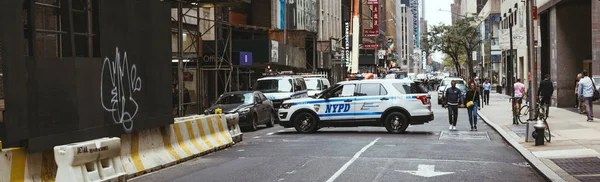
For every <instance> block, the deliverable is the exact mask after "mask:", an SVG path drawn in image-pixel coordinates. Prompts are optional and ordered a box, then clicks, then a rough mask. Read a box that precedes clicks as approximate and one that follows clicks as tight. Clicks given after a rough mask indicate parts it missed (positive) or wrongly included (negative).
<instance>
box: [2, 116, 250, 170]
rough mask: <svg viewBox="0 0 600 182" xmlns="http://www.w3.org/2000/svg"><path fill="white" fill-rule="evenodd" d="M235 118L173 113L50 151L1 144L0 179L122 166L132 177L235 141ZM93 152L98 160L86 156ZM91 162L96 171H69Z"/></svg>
mask: <svg viewBox="0 0 600 182" xmlns="http://www.w3.org/2000/svg"><path fill="white" fill-rule="evenodd" d="M238 119H239V117H238V115H237V114H228V115H223V114H217V115H197V116H191V117H185V118H176V120H175V123H174V124H172V125H168V126H163V127H160V128H153V129H146V130H141V131H136V132H132V133H129V134H124V135H121V138H120V139H119V138H116V137H115V138H102V139H98V140H93V141H88V142H81V143H76V144H70V145H65V146H57V147H55V151H54V153H53V151H45V152H37V153H29V152H27V151H25V150H24V149H21V148H11V149H4V150H2V151H0V182H5V181H6V182H8V181H53V180H55V179H56V180H57V181H97V180H104V179H107V178H112V177H114V176H115V175H117V176H119V175H121V173H120V172H121V169H122V172H124V173H123V175H125V176H124V177H125V178H132V177H134V176H138V175H141V174H144V173H148V172H152V171H155V170H158V169H161V168H164V167H167V166H171V165H174V164H177V163H179V162H183V161H186V160H188V159H191V158H193V157H197V156H200V155H204V154H207V153H210V152H214V151H216V150H220V149H223V148H226V147H229V146H231V145H233V144H234V143H236V142H240V141H241V140H242V133H241V131H240V128H239V125H238ZM115 143H118V144H115ZM115 146H118V147H115ZM79 147H82V148H79ZM85 147H87V151H88V152H87V153H86V152H84V151H86V150H84V148H85ZM90 151H93V152H90ZM78 152H79V153H78ZM81 152H83V153H81ZM115 156H116V157H115ZM94 157H99V158H98V159H101V160H98V161H96V160H94V161H91V158H94ZM55 158H56V160H55ZM116 159H119V160H116ZM107 162H109V163H107ZM57 164H58V165H57ZM75 166H78V167H75ZM91 167H96V168H95V169H96V172H90V173H85V174H84V173H81V174H79V173H76V172H74V171H75V168H77V169H82V171H90V169H91ZM111 170H112V171H113V172H112V173H111ZM65 171H66V173H65ZM92 171H94V170H92ZM64 174H69V175H66V176H65V175H64ZM108 174H114V175H108ZM64 179H69V180H64ZM70 179H75V180H70ZM79 179H84V180H79Z"/></svg>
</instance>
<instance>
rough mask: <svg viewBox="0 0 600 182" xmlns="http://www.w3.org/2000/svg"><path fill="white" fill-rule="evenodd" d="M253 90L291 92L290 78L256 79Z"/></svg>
mask: <svg viewBox="0 0 600 182" xmlns="http://www.w3.org/2000/svg"><path fill="white" fill-rule="evenodd" d="M254 90H257V91H261V92H262V93H276V92H292V79H269V80H258V81H257V82H256V86H255V87H254Z"/></svg>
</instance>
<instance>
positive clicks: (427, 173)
mask: <svg viewBox="0 0 600 182" xmlns="http://www.w3.org/2000/svg"><path fill="white" fill-rule="evenodd" d="M396 171H398V172H402V173H408V174H412V175H415V176H421V177H426V178H430V177H435V176H441V175H446V174H453V173H454V172H436V171H435V165H424V164H419V166H418V167H417V170H416V171H402V170H396Z"/></svg>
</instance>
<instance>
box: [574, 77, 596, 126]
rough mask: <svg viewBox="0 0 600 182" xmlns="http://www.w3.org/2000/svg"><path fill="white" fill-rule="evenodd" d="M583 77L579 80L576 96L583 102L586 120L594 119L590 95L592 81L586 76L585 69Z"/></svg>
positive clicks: (591, 92)
mask: <svg viewBox="0 0 600 182" xmlns="http://www.w3.org/2000/svg"><path fill="white" fill-rule="evenodd" d="M582 74H583V78H582V79H581V80H579V89H578V93H577V94H578V96H579V99H581V100H583V101H584V103H585V111H586V112H587V121H588V122H591V121H593V120H594V113H593V111H594V110H593V105H592V97H593V96H594V90H595V89H596V88H594V81H593V80H592V79H591V78H590V77H588V73H587V71H583V73H582Z"/></svg>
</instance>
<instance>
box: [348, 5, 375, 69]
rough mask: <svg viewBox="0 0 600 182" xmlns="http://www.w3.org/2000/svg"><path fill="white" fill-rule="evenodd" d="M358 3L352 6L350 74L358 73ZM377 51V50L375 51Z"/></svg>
mask: <svg viewBox="0 0 600 182" xmlns="http://www.w3.org/2000/svg"><path fill="white" fill-rule="evenodd" d="M359 3H360V1H359V0H354V2H353V4H352V8H353V12H352V53H351V54H352V58H351V59H350V63H351V65H352V67H351V70H350V71H351V73H358V40H359V39H358V38H359V37H360V35H359V34H360V32H359V29H360V17H359V16H360V8H359V7H360V4H359ZM375 50H377V49H375Z"/></svg>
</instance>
